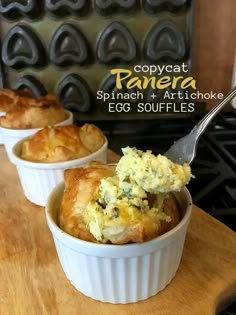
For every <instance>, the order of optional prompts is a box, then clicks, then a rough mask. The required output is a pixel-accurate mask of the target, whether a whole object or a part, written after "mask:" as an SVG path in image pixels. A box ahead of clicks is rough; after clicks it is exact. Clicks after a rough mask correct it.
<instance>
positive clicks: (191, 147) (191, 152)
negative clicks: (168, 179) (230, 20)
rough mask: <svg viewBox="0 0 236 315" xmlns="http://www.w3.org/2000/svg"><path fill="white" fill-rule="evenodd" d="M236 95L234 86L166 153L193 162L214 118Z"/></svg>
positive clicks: (182, 161) (177, 159)
mask: <svg viewBox="0 0 236 315" xmlns="http://www.w3.org/2000/svg"><path fill="white" fill-rule="evenodd" d="M235 96H236V87H234V88H233V89H232V90H231V91H230V92H229V93H228V94H227V95H226V96H225V97H224V98H223V99H222V100H221V101H220V102H219V103H218V104H217V105H216V106H215V107H213V108H212V109H211V110H210V111H209V112H208V113H207V114H206V115H205V116H204V117H203V118H202V119H201V120H200V121H199V122H198V123H197V124H196V125H195V127H194V128H193V129H192V130H191V131H190V133H189V134H187V135H186V136H184V137H182V138H180V139H179V140H177V141H175V142H174V144H173V145H172V146H171V147H170V148H169V150H168V151H167V152H165V153H164V155H165V156H166V157H168V158H169V159H170V160H172V161H173V162H175V163H179V164H183V163H185V162H187V163H189V164H191V163H192V162H193V160H194V158H195V156H196V151H197V145H198V140H199V138H200V136H201V135H202V134H203V132H204V131H205V130H206V128H207V126H208V125H209V123H210V122H211V121H212V119H213V118H214V117H215V116H216V115H217V114H218V113H219V112H220V111H221V109H222V108H223V107H224V106H225V105H226V104H228V103H229V102H230V101H231V100H232V99H233V98H234V97H235Z"/></svg>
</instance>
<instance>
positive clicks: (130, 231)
mask: <svg viewBox="0 0 236 315" xmlns="http://www.w3.org/2000/svg"><path fill="white" fill-rule="evenodd" d="M114 174H115V169H114V167H112V166H107V165H103V164H101V163H98V162H95V163H92V164H90V165H89V166H87V167H81V168H76V169H69V170H66V171H65V176H64V177H65V191H64V194H63V198H62V203H61V208H60V212H59V226H60V227H61V228H62V229H63V230H64V231H65V232H67V233H68V234H70V235H73V236H75V237H78V238H80V239H82V240H86V241H91V242H96V243H99V241H97V240H96V239H95V237H94V236H93V235H92V234H91V233H90V231H89V228H88V224H87V225H86V207H87V205H88V203H89V202H90V201H93V200H94V199H95V198H96V192H97V189H98V187H99V185H100V182H101V179H102V178H106V177H111V176H113V175H114ZM148 201H149V203H150V206H151V204H152V203H153V202H154V201H155V196H154V195H149V196H148ZM163 212H164V213H165V214H167V215H168V216H169V217H170V218H171V220H170V221H168V222H167V221H166V220H164V219H163V220H159V219H158V220H151V219H150V217H148V216H147V217H145V216H143V218H142V220H140V222H138V223H135V224H132V222H127V224H125V226H123V227H119V226H118V227H117V226H113V227H112V226H110V227H108V228H107V229H106V230H104V231H103V232H104V234H106V236H107V239H108V241H107V242H108V243H113V244H126V243H131V242H137V243H138V242H139V243H140V242H144V241H148V240H151V239H153V238H155V237H157V236H159V235H161V234H163V233H165V232H167V231H169V230H171V229H172V228H173V227H175V226H176V225H177V224H178V223H179V221H180V211H179V205H178V203H177V200H176V198H175V197H174V195H172V194H170V195H169V197H168V198H166V199H165V200H164V203H163Z"/></svg>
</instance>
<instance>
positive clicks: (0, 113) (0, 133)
mask: <svg viewBox="0 0 236 315" xmlns="http://www.w3.org/2000/svg"><path fill="white" fill-rule="evenodd" d="M5 115H6V112H0V117H1V116H5ZM0 144H3V137H2V131H1V127H0Z"/></svg>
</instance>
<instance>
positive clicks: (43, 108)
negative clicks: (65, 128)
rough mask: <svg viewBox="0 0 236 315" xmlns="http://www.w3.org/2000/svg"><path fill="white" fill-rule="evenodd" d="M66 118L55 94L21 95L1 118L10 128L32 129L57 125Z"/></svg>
mask: <svg viewBox="0 0 236 315" xmlns="http://www.w3.org/2000/svg"><path fill="white" fill-rule="evenodd" d="M65 119H66V112H65V110H64V109H63V107H62V105H61V104H60V103H59V102H58V100H57V98H56V96H55V95H53V94H48V95H46V96H44V97H41V98H38V99H35V98H28V97H20V98H19V99H18V100H17V102H16V104H15V106H14V107H12V108H11V109H10V110H9V111H7V113H6V115H5V116H2V117H1V119H0V124H1V126H2V127H4V128H9V129H32V128H42V127H45V126H52V125H55V124H57V123H59V122H61V121H63V120H65Z"/></svg>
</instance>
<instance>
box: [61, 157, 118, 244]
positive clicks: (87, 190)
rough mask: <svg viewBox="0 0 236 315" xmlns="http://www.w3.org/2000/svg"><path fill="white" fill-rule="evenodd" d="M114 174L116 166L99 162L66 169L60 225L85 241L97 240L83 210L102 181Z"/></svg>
mask: <svg viewBox="0 0 236 315" xmlns="http://www.w3.org/2000/svg"><path fill="white" fill-rule="evenodd" d="M112 175H114V168H113V167H108V166H105V165H103V164H101V163H99V162H91V163H90V164H89V166H88V167H80V168H73V169H67V170H65V171H64V178H65V190H64V194H63V198H62V203H61V208H60V213H59V225H60V227H61V228H62V229H63V230H64V231H65V232H67V233H68V234H70V235H72V236H75V237H77V238H80V239H82V240H85V241H91V242H97V240H96V239H95V238H94V237H93V235H92V234H91V233H90V232H89V230H88V228H87V227H86V224H85V222H84V219H83V212H84V210H85V208H86V206H87V204H88V202H89V201H90V200H92V198H93V196H94V193H95V191H96V190H97V188H98V186H99V184H100V181H101V179H102V178H104V177H109V176H112Z"/></svg>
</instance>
